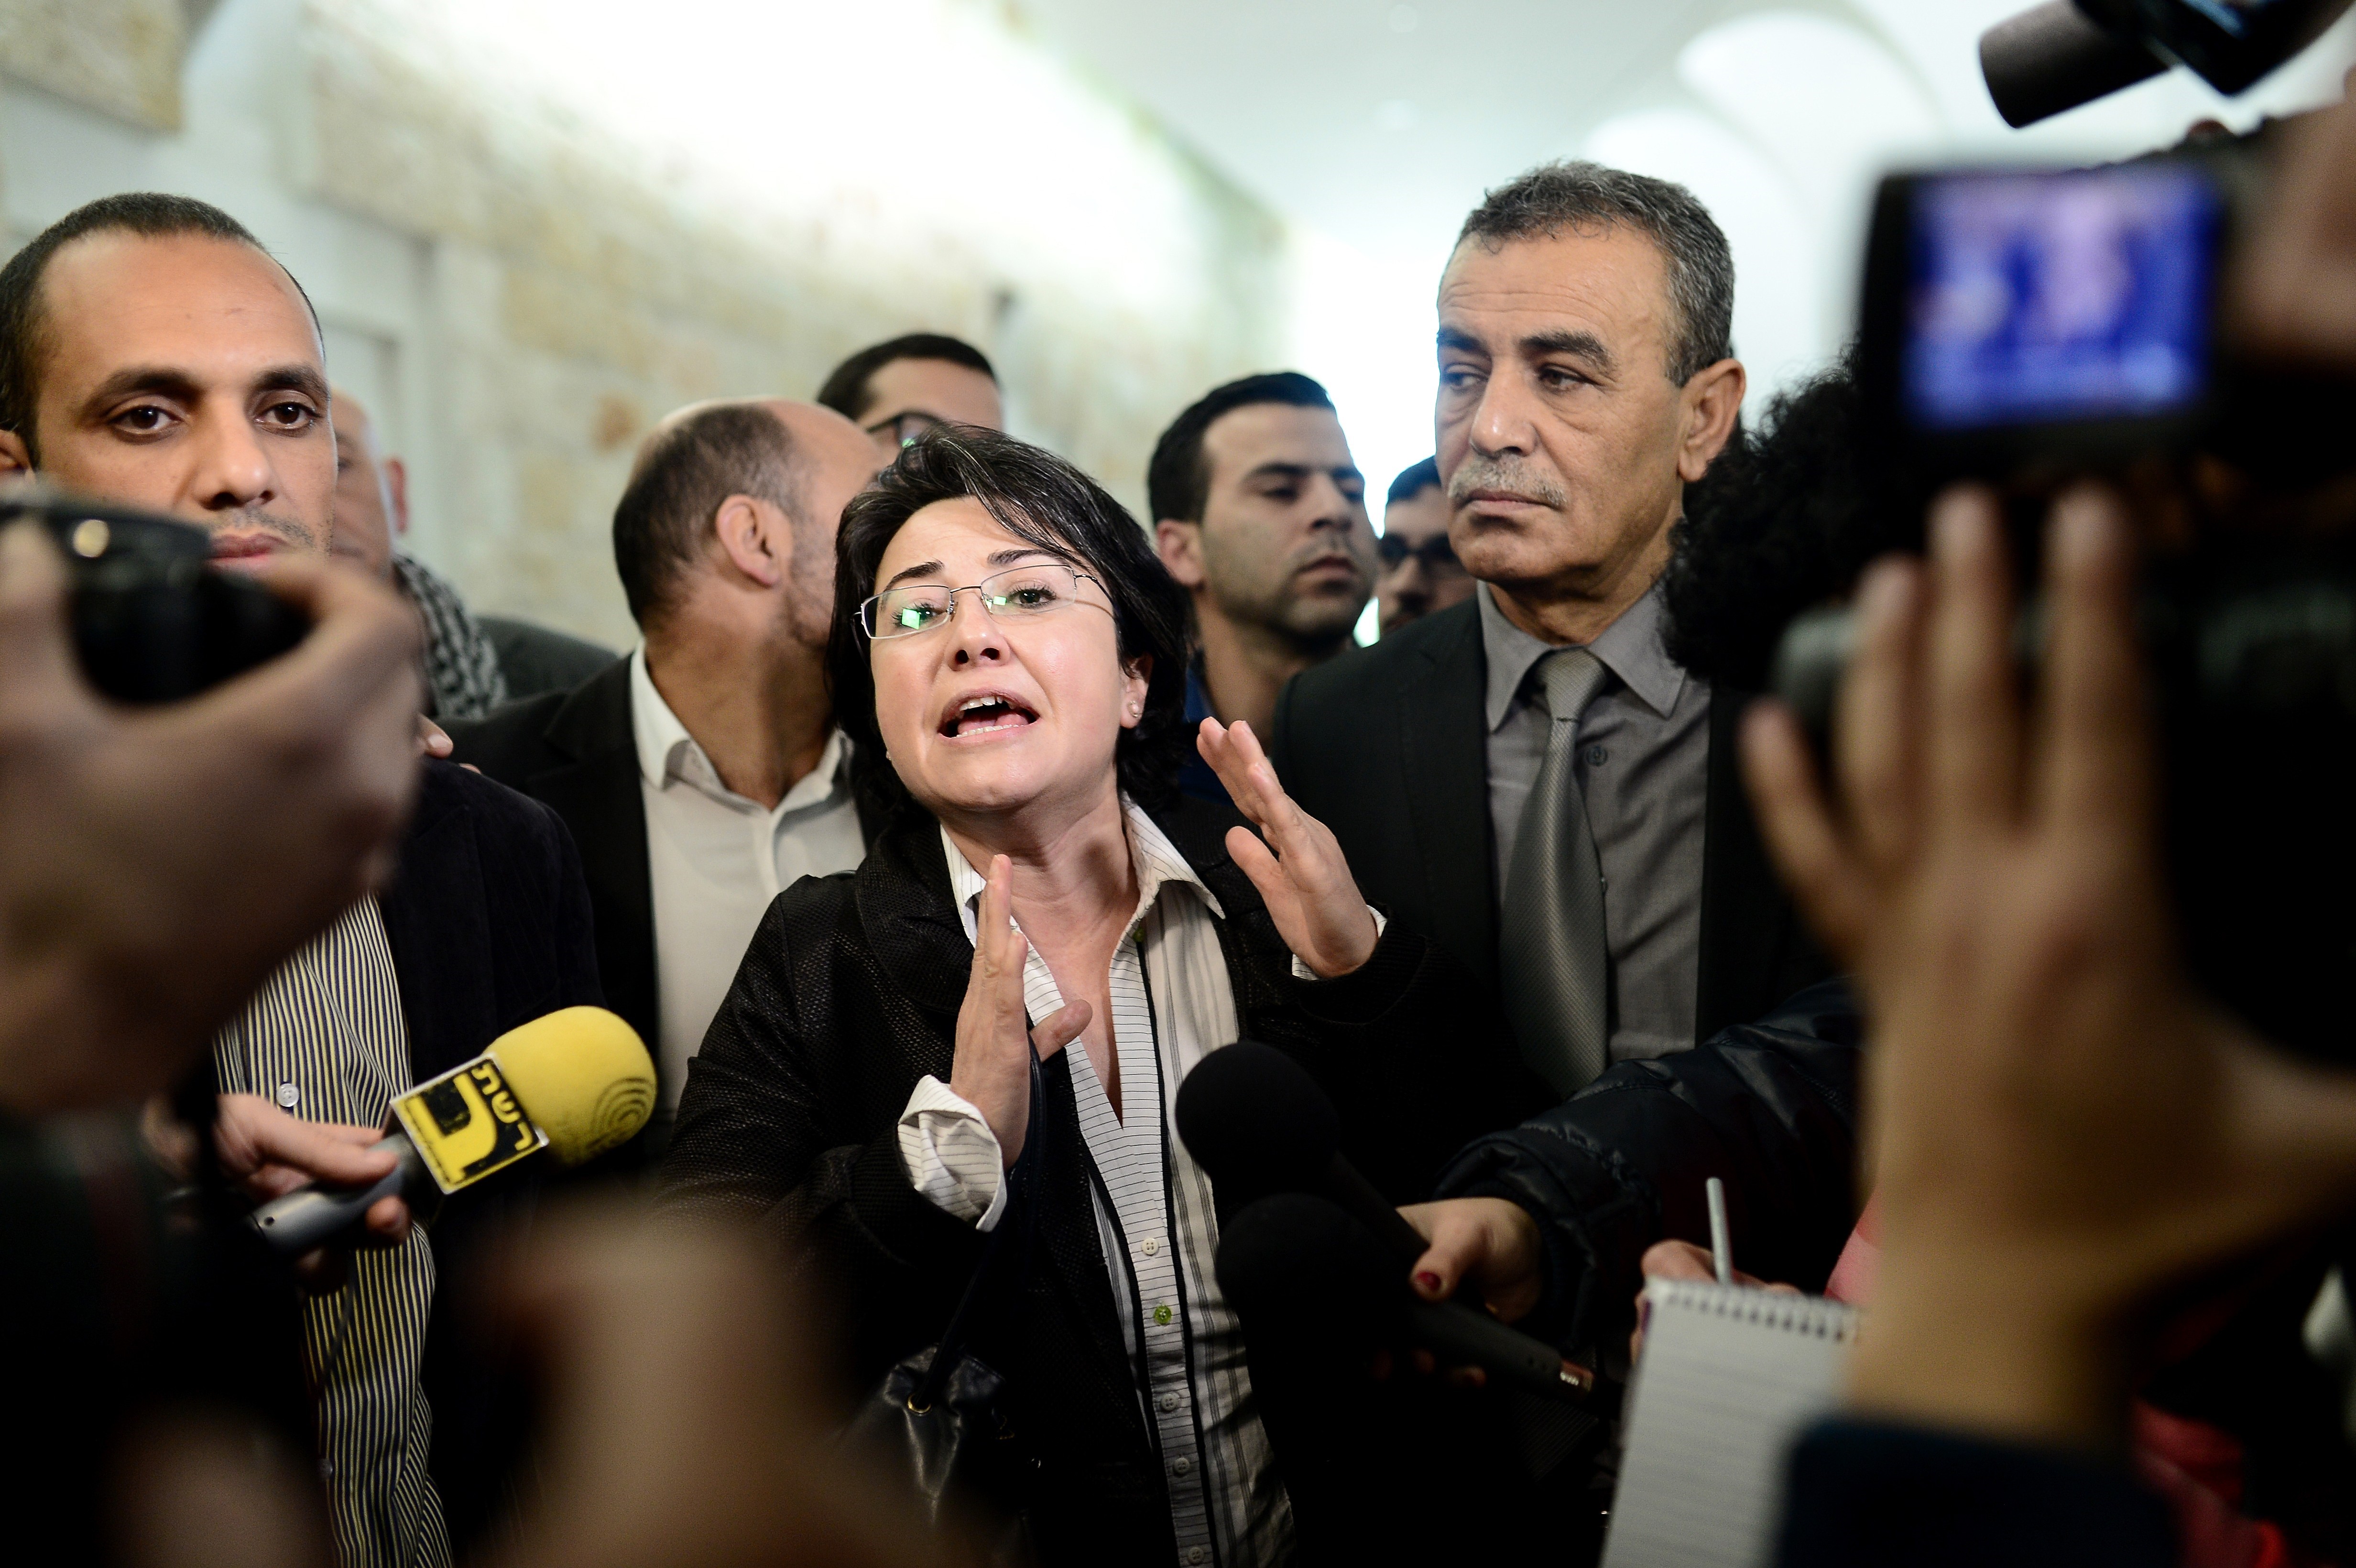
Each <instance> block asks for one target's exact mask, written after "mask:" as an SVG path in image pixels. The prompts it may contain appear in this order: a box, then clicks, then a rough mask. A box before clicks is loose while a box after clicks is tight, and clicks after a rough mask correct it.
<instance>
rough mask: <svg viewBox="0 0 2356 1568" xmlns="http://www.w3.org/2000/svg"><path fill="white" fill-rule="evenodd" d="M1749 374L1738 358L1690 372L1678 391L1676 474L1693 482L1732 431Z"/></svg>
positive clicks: (1703, 471) (1723, 444)
mask: <svg viewBox="0 0 2356 1568" xmlns="http://www.w3.org/2000/svg"><path fill="white" fill-rule="evenodd" d="M1750 385H1751V378H1750V374H1749V372H1747V371H1745V370H1744V369H1743V368H1742V361H1741V360H1740V359H1721V360H1719V362H1718V363H1717V364H1715V365H1712V366H1709V367H1708V368H1705V369H1701V370H1697V371H1696V372H1695V373H1694V378H1693V379H1692V380H1690V381H1687V383H1686V384H1685V387H1684V389H1682V390H1681V391H1680V392H1679V393H1678V401H1679V404H1680V406H1681V407H1682V408H1683V409H1684V411H1685V421H1686V428H1685V439H1684V440H1683V441H1680V442H1679V443H1677V477H1678V478H1680V479H1682V480H1684V481H1685V482H1686V483H1687V484H1688V485H1697V484H1699V483H1700V482H1701V477H1702V475H1705V474H1707V473H1708V472H1709V465H1710V464H1713V463H1715V462H1717V461H1718V454H1719V453H1721V452H1723V451H1725V450H1726V443H1727V442H1728V440H1729V439H1730V438H1731V437H1732V436H1733V434H1734V421H1735V419H1736V417H1737V416H1738V415H1740V413H1741V412H1742V394H1743V393H1744V392H1745V391H1746V390H1747V389H1749V388H1750Z"/></svg>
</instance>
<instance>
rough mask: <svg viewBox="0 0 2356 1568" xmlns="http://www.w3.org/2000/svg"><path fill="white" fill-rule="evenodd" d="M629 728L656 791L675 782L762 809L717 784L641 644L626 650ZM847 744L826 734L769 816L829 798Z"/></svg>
mask: <svg viewBox="0 0 2356 1568" xmlns="http://www.w3.org/2000/svg"><path fill="white" fill-rule="evenodd" d="M630 729H631V731H632V733H633V735H634V738H635V739H636V740H637V750H638V775H639V777H641V778H643V779H645V780H646V782H647V783H648V784H652V785H653V786H654V787H655V788H656V789H663V788H665V787H667V786H669V784H671V783H673V782H674V781H676V782H678V783H681V784H691V785H692V786H694V787H695V788H696V789H699V790H701V791H702V792H703V793H704V794H706V795H715V796H723V797H725V798H726V799H729V800H732V801H742V802H743V803H744V805H746V806H748V807H750V808H752V809H754V810H755V811H759V810H763V809H764V807H763V806H762V805H761V803H760V802H759V801H756V800H746V799H745V797H744V796H743V795H738V794H736V792H735V791H734V790H732V789H730V788H729V787H728V786H727V785H726V784H723V783H722V782H721V780H720V770H719V769H718V768H716V767H714V766H712V759H711V757H710V756H709V755H707V754H706V753H705V752H704V750H703V748H702V746H701V745H700V744H698V743H697V741H696V739H695V737H694V736H692V735H691V734H689V733H688V732H687V726H686V725H684V724H682V723H680V720H679V715H678V714H676V713H674V712H672V711H671V709H670V704H669V703H668V702H666V701H664V700H663V694H662V693H661V692H660V691H659V690H658V689H656V688H655V683H654V677H652V676H650V675H648V673H647V649H646V645H645V644H643V643H641V644H639V645H637V647H636V648H634V649H632V650H631V651H630ZM849 748H850V741H849V740H848V739H847V738H846V737H845V736H844V735H843V733H842V731H841V729H840V728H838V729H837V730H836V731H834V732H833V733H832V734H830V735H829V736H828V737H827V738H826V750H825V751H823V752H819V758H818V765H817V766H816V767H814V768H812V769H810V771H809V773H804V774H803V775H802V776H801V777H800V778H799V779H798V780H796V781H795V782H794V785H793V787H792V788H791V789H788V790H787V791H786V797H785V798H784V799H783V800H781V801H779V802H777V806H776V811H775V812H774V813H771V815H773V816H784V815H785V814H786V813H787V812H790V811H799V810H801V809H802V808H803V807H805V806H810V805H818V804H819V803H820V802H822V801H825V800H827V799H830V797H832V796H833V795H834V794H835V793H836V792H837V791H838V790H840V789H841V788H842V787H843V772H844V770H843V762H844V757H845V753H846V752H848V750H849Z"/></svg>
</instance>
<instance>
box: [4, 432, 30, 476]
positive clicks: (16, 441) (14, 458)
mask: <svg viewBox="0 0 2356 1568" xmlns="http://www.w3.org/2000/svg"><path fill="white" fill-rule="evenodd" d="M32 472H33V449H32V448H31V447H29V446H27V445H26V444H25V438H24V437H23V436H21V435H18V434H17V433H16V432H15V431H13V430H0V479H14V478H17V477H19V476H20V475H29V474H31V473H32Z"/></svg>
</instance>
